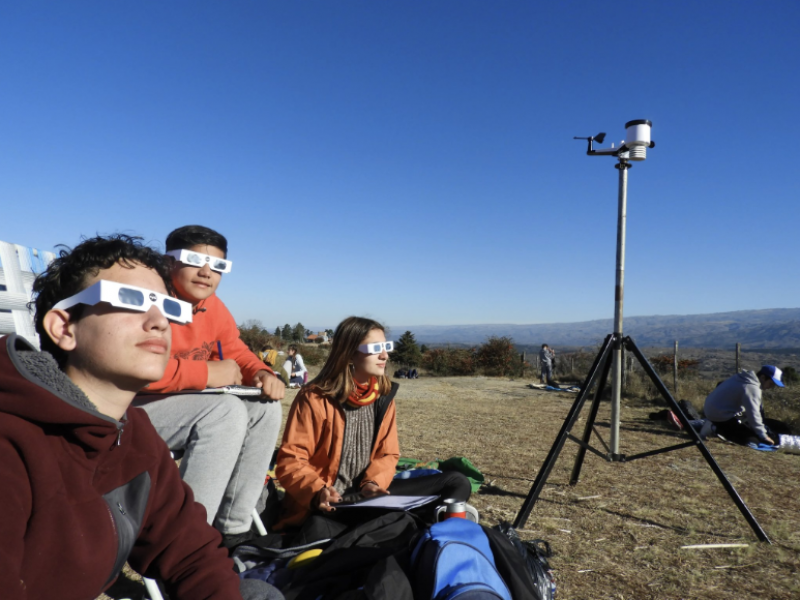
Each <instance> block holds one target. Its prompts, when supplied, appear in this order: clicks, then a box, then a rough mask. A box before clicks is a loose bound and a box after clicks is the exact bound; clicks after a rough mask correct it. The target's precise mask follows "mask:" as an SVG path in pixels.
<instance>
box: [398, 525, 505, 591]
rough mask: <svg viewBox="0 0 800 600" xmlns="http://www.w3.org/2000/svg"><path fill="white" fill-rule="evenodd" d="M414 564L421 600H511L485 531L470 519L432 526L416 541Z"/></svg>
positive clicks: (417, 589)
mask: <svg viewBox="0 0 800 600" xmlns="http://www.w3.org/2000/svg"><path fill="white" fill-rule="evenodd" d="M411 565H412V569H413V571H414V579H415V581H414V584H415V585H414V597H415V598H417V599H419V600H423V599H430V600H451V599H453V598H458V600H512V598H511V592H510V591H509V589H508V586H507V585H506V583H505V582H504V581H503V578H502V577H501V576H500V573H499V572H498V571H497V567H496V566H495V561H494V554H493V553H492V549H491V547H490V546H489V539H488V538H487V537H486V534H485V533H484V531H483V528H482V527H481V526H480V525H478V524H477V523H473V522H472V521H468V520H467V519H457V518H456V519H447V520H446V521H442V522H441V523H436V524H435V525H433V526H431V528H430V529H429V530H428V531H426V532H425V533H424V534H423V535H422V537H421V538H420V540H419V541H418V542H417V545H416V547H415V548H414V552H413V553H412V554H411Z"/></svg>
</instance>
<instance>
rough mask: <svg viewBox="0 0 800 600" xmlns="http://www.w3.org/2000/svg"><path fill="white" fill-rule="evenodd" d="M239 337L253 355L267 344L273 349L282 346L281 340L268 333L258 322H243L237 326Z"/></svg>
mask: <svg viewBox="0 0 800 600" xmlns="http://www.w3.org/2000/svg"><path fill="white" fill-rule="evenodd" d="M238 329H239V337H240V338H241V339H242V341H243V342H244V343H245V344H247V347H248V348H250V350H252V351H253V352H255V353H258V351H259V350H261V349H262V348H263V347H264V346H266V345H267V344H269V345H270V346H272V347H273V348H280V347H281V346H282V343H281V340H280V339H279V338H276V337H275V336H274V335H272V334H271V333H269V332H268V331H267V330H266V329H264V328H263V327H262V326H261V323H260V322H259V321H245V322H244V323H242V324H241V325H239V326H238Z"/></svg>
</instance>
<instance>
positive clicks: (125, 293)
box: [53, 279, 192, 323]
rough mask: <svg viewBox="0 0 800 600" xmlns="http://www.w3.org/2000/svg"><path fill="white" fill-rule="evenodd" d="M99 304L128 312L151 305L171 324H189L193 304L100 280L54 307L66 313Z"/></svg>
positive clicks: (149, 291)
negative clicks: (125, 309) (81, 306)
mask: <svg viewBox="0 0 800 600" xmlns="http://www.w3.org/2000/svg"><path fill="white" fill-rule="evenodd" d="M98 302H106V303H107V304H110V305H111V306H113V307H115V308H127V309H128V310H137V311H139V312H147V311H148V310H150V307H151V306H153V305H155V306H157V307H158V310H160V311H161V314H162V315H164V316H165V317H166V318H167V319H169V320H170V321H175V322H176V323H191V322H192V305H191V304H190V303H189V302H184V301H183V300H177V299H176V298H173V297H171V296H167V295H166V294H159V293H158V292H154V291H152V290H146V289H144V288H140V287H136V286H135V285H127V284H125V283H119V282H116V281H108V280H106V279H101V280H100V281H98V282H97V283H95V284H93V285H90V286H89V287H88V288H86V289H85V290H82V291H80V292H78V293H77V294H75V295H74V296H70V297H69V298H65V299H64V300H62V301H61V302H59V303H58V304H56V305H55V306H54V307H53V308H60V309H62V310H66V309H68V308H72V307H73V306H75V305H76V304H86V305H88V306H94V305H95V304H97V303H98Z"/></svg>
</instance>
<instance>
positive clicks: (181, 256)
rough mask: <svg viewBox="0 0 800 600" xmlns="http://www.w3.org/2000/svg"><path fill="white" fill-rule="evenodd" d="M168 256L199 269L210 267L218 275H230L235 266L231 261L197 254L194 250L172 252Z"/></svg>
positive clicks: (167, 253)
mask: <svg viewBox="0 0 800 600" xmlns="http://www.w3.org/2000/svg"><path fill="white" fill-rule="evenodd" d="M166 255H167V256H171V257H173V258H174V259H175V260H177V261H178V262H182V263H183V264H185V265H189V266H190V267H197V268H198V269H200V268H202V267H203V265H208V266H209V268H211V270H212V271H216V272H217V273H230V272H231V267H232V266H233V262H232V261H230V260H226V259H224V258H217V257H216V256H210V255H208V254H203V253H202V252H195V251H194V250H170V251H169V252H166Z"/></svg>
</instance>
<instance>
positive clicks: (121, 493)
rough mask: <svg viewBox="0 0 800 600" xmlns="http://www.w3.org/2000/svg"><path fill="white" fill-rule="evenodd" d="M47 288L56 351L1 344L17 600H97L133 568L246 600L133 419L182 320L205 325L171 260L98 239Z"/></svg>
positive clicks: (170, 587) (45, 283)
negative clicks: (196, 319) (176, 292)
mask: <svg viewBox="0 0 800 600" xmlns="http://www.w3.org/2000/svg"><path fill="white" fill-rule="evenodd" d="M33 289H34V293H35V295H36V298H35V301H34V303H35V312H36V315H35V323H36V331H37V333H38V334H39V336H40V338H41V344H42V348H43V351H42V352H38V351H36V350H35V349H34V348H33V347H32V346H30V344H28V343H27V342H26V341H25V340H23V339H22V338H20V337H17V336H16V335H10V336H5V337H1V338H0V481H2V486H0V539H2V544H0V590H2V596H3V598H5V599H7V600H24V599H32V598H56V597H57V598H59V599H60V600H91V599H93V598H96V597H97V596H98V595H99V594H100V593H101V592H103V591H104V590H106V589H107V588H108V587H109V586H110V585H111V584H112V583H113V581H114V580H115V579H116V578H117V576H118V574H119V572H120V570H121V569H122V567H123V565H124V564H125V562H126V561H127V562H128V563H129V564H130V565H131V566H132V567H133V568H134V569H135V570H137V571H138V572H139V573H141V574H143V575H146V576H148V577H151V578H159V579H161V580H163V582H164V583H165V586H166V588H167V592H168V593H169V595H170V597H171V598H173V600H181V599H183V600H195V599H200V598H203V599H208V600H236V599H241V598H242V591H241V590H244V589H245V588H244V586H242V588H241V590H240V583H239V577H238V576H237V575H236V573H235V572H234V570H233V562H232V561H231V560H230V559H229V558H228V553H227V551H226V549H225V548H223V547H221V541H222V538H221V536H220V534H219V532H217V531H216V530H215V529H214V528H213V527H211V526H210V525H208V523H207V522H206V514H205V509H204V508H203V506H202V505H200V504H198V503H196V502H195V501H194V499H193V496H192V491H191V489H190V488H189V487H188V486H187V485H186V484H185V483H183V482H182V481H181V479H180V476H179V474H178V469H177V467H176V466H175V463H174V461H173V460H172V458H171V456H170V453H169V450H168V449H167V447H166V445H165V444H164V442H163V441H161V438H160V437H159V436H158V434H157V433H156V431H155V429H154V428H153V426H152V425H151V423H150V420H149V419H148V418H147V415H146V414H145V413H144V411H142V410H141V409H137V408H130V403H131V401H132V400H133V398H134V395H135V394H136V392H138V391H139V390H140V389H142V388H143V387H144V386H145V385H146V384H147V383H148V382H151V381H157V380H158V379H160V378H161V377H162V375H163V374H164V368H165V366H166V364H167V359H168V358H169V350H170V343H171V330H170V325H169V321H170V320H173V321H176V322H179V323H185V322H188V321H190V320H191V314H192V313H191V305H189V304H188V303H185V302H181V301H179V300H176V299H175V298H172V297H171V296H170V295H169V290H170V277H169V270H168V267H167V266H166V263H165V262H164V260H163V258H162V256H161V255H160V254H159V253H157V252H156V251H154V250H152V249H150V248H148V247H146V246H143V245H141V244H140V243H139V241H138V238H131V237H129V236H123V235H118V236H112V237H109V238H100V237H98V238H93V239H90V240H86V241H84V242H83V243H81V244H79V245H78V246H77V247H76V248H75V249H74V250H72V251H68V250H62V251H61V252H60V255H59V257H58V258H56V259H55V260H54V261H53V262H52V263H51V264H50V266H49V267H48V269H47V270H46V271H45V272H44V273H42V274H41V275H40V276H39V277H38V278H37V279H36V281H35V282H34V287H33ZM260 583H263V582H259V584H260ZM246 585H247V586H248V587H249V586H252V584H251V583H248V584H246ZM264 585H265V586H266V584H264ZM270 590H274V588H271V587H270V586H267V587H266V588H262V589H261V591H260V592H258V595H251V594H250V593H248V594H247V598H267V597H271V596H269V594H270V593H271V592H270ZM278 596H280V593H279V592H278ZM272 597H274V596H272Z"/></svg>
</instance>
